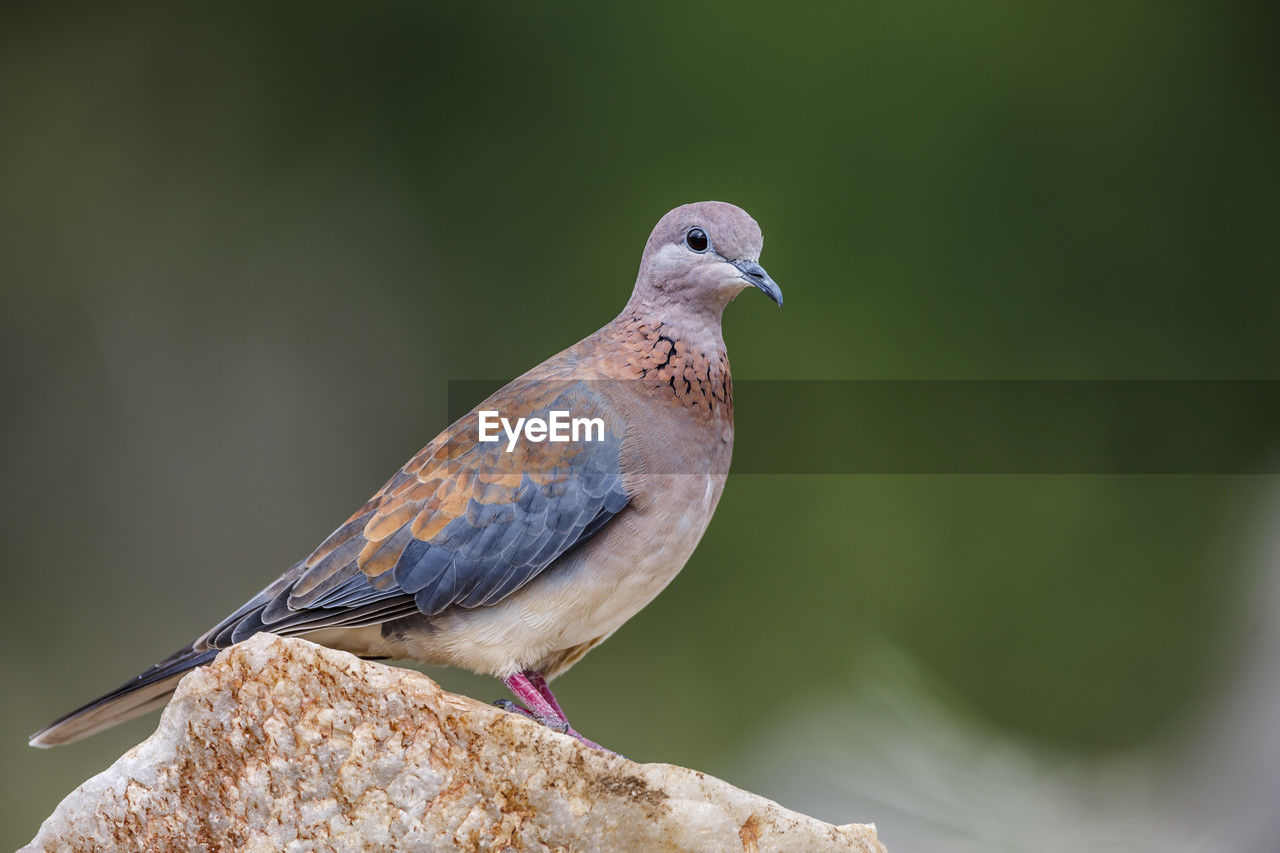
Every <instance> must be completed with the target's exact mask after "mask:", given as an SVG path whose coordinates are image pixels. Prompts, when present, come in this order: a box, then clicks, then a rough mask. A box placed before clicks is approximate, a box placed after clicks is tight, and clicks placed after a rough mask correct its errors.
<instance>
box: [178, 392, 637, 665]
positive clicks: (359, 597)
mask: <svg viewBox="0 0 1280 853" xmlns="http://www.w3.org/2000/svg"><path fill="white" fill-rule="evenodd" d="M482 410H489V411H497V412H499V413H500V415H501V416H502V417H505V418H507V419H508V420H509V421H510V423H511V424H512V425H513V426H514V424H515V421H516V418H518V417H526V418H527V417H541V418H544V419H545V418H548V417H549V413H550V412H551V411H553V410H554V411H565V412H569V413H570V416H571V417H572V418H599V419H600V420H601V421H602V422H603V429H602V430H601V429H599V428H596V429H595V431H594V432H592V433H591V434H590V438H591V439H593V440H584V434H583V433H580V434H579V440H577V441H573V440H571V441H568V442H552V441H549V440H544V441H541V442H533V441H530V440H528V439H526V438H525V437H523V436H521V437H520V438H519V439H518V441H517V442H516V445H515V447H514V449H513V450H512V451H510V452H508V451H507V438H506V435H505V434H502V432H501V430H499V434H500V440H499V441H497V442H481V441H480V440H479V416H478V414H477V413H478V412H479V411H482ZM623 427H624V425H623V424H622V423H621V422H620V421H619V420H618V418H616V417H614V416H612V415H611V413H610V409H609V407H608V406H607V405H606V404H605V402H604V401H603V400H602V399H601V398H600V396H599V395H598V394H597V393H596V391H595V390H593V389H592V388H591V386H590V383H587V382H560V381H557V382H550V381H535V380H517V381H516V382H513V383H511V384H510V385H508V386H506V387H505V388H503V389H502V390H500V391H498V392H497V393H496V394H494V395H493V396H492V397H490V398H489V399H488V400H486V401H485V402H484V403H482V404H481V405H480V406H478V407H477V408H476V409H475V410H473V411H472V412H471V413H470V414H468V415H466V416H465V417H463V418H462V419H461V420H459V421H457V422H456V423H455V424H453V425H452V426H451V427H449V428H448V429H447V430H445V432H443V433H441V434H440V435H439V436H438V437H437V438H436V439H435V440H434V441H432V442H431V443H430V444H428V445H427V446H426V447H425V448H423V449H422V451H420V452H419V453H418V454H417V455H416V456H414V458H413V459H411V460H410V461H409V462H408V464H406V465H405V466H404V468H402V469H401V470H400V471H399V472H398V473H397V474H396V475H395V476H394V477H392V478H391V479H390V480H389V481H388V482H387V484H386V485H385V486H383V487H382V489H381V490H379V491H378V493H377V494H376V495H374V496H373V497H372V498H371V499H370V500H369V501H368V502H367V503H366V504H365V505H364V506H363V507H361V508H360V509H359V510H358V511H357V512H356V513H355V514H354V515H352V516H351V518H350V519H348V520H347V521H346V523H344V524H343V525H342V526H341V527H339V528H338V529H337V530H335V531H334V532H333V533H332V534H331V535H330V536H329V537H328V538H327V539H325V541H324V542H323V543H321V545H320V547H319V548H317V549H316V550H315V552H314V553H312V554H311V556H310V557H308V558H307V559H306V560H304V561H302V562H300V563H298V564H297V565H295V566H294V567H293V568H291V569H290V570H289V571H288V572H286V573H285V574H284V575H283V576H282V577H281V578H280V579H279V580H277V581H276V582H275V583H273V584H272V585H271V586H269V587H267V588H266V589H265V590H263V591H262V592H261V593H259V594H258V595H257V596H255V597H254V599H252V600H251V601H249V602H246V604H245V605H244V606H243V607H241V608H240V609H239V610H237V611H236V612H235V613H233V614H232V615H231V616H229V617H227V618H226V619H224V620H223V621H222V622H221V623H220V624H218V625H217V626H215V627H214V628H213V629H211V630H210V631H209V632H208V633H206V634H205V635H204V636H203V637H201V638H200V640H197V642H196V647H197V648H200V647H205V648H221V647H225V646H226V645H229V644H230V643H234V642H239V641H240V640H242V639H246V638H247V637H249V636H251V635H252V634H254V633H256V632H258V631H263V630H266V631H273V632H276V633H285V634H299V633H305V632H307V631H312V630H316V629H318V628H327V627H339V626H355V625H369V624H376V623H379V622H385V621H389V620H391V619H396V618H399V617H401V616H407V615H411V614H413V613H417V612H421V613H424V614H426V615H428V616H431V615H435V614H438V613H440V612H441V611H443V610H445V609H446V608H449V607H454V606H459V607H480V606H483V605H488V604H494V603H496V602H499V601H501V600H502V599H504V598H506V597H507V596H509V595H511V594H512V593H513V592H515V591H516V590H518V589H520V588H521V587H522V586H524V585H525V584H526V583H528V582H529V581H530V580H531V579H532V578H534V577H535V576H536V575H537V574H538V573H539V572H541V571H542V570H543V569H545V568H546V567H547V566H548V565H550V564H551V563H552V561H554V560H555V559H556V558H557V557H559V556H560V555H561V554H564V553H565V552H566V551H568V550H569V549H570V548H572V547H574V546H575V545H578V544H580V543H582V542H584V541H586V539H587V538H589V537H590V536H592V535H594V534H595V533H596V532H597V531H599V530H600V528H601V527H602V526H604V524H606V523H607V522H608V521H609V520H610V519H611V518H613V517H614V516H615V515H617V514H618V513H619V512H620V511H621V510H622V509H623V507H624V506H626V504H627V502H628V500H629V498H628V495H627V493H626V491H625V489H624V487H623V483H622V471H621V463H620V456H621V444H622V440H621V435H622V432H623Z"/></svg>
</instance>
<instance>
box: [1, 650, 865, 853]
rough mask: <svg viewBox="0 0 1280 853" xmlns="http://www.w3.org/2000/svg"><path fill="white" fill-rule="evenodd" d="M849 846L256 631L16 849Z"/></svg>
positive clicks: (847, 834) (848, 835)
mask: <svg viewBox="0 0 1280 853" xmlns="http://www.w3.org/2000/svg"><path fill="white" fill-rule="evenodd" d="M453 848H461V849H465V850H490V849H504V848H509V849H515V850H698V851H703V850H784V849H785V850H804V851H808V850H860V851H882V850H883V849H884V848H883V847H882V846H881V845H880V842H879V841H878V840H877V838H876V834H875V827H874V826H872V825H862V824H846V825H844V826H832V825H830V824H827V823H823V822H821V821H818V820H815V819H814V818H811V817H807V816H805V815H802V814H798V813H796V812H792V811H788V810H787V809H784V808H782V807H781V806H779V805H777V804H776V803H773V802H770V801H769V800H766V799H764V798H762V797H758V796H756V795H754V794H750V793H747V792H745V791H741V790H739V789H737V788H734V787H733V786H731V785H729V784H728V783H726V782H722V781H720V780H719V779H715V778H712V777H710V776H706V775H704V774H702V773H698V772H697V771H694V770H686V769H684V768H682V767H674V766H671V765H666V764H636V763H634V762H631V761H628V760H627V759H625V758H622V757H619V756H615V755H610V754H607V753H602V752H597V751H594V750H590V749H587V748H586V747H583V746H582V745H580V744H579V743H578V742H576V741H574V740H573V739H572V738H569V737H566V736H564V735H560V734H556V733H555V732H552V731H550V730H549V729H546V728H544V727H542V726H540V725H538V724H536V723H534V722H532V721H529V720H526V719H524V718H522V717H518V716H516V715H513V714H509V713H506V712H504V711H500V710H498V709H497V708H494V707H492V706H489V705H484V704H482V703H480V702H476V701H474V700H472V699H467V698H465V697H463V696H457V695H454V694H452V693H446V692H445V691H443V690H441V689H440V687H438V686H437V685H436V684H435V682H433V681H431V679H429V678H427V677H426V676H424V675H422V674H420V673H417V672H414V671H412V670H406V669H400V668H397V667H390V666H383V665H381V664H377V663H370V662H367V661H362V660H360V659H359V658H356V657H353V656H352V655H349V654H346V653H345V652H338V651H333V650H332V649H327V648H324V647H321V646H317V645H315V644H313V643H308V642H306V641H304V640H296V639H281V638H279V637H275V636H273V635H270V634H259V635H258V636H256V637H254V638H253V639H251V640H248V641H247V642H244V643H241V644H240V645H238V646H235V647H233V648H231V649H228V650H227V651H225V652H223V653H222V654H221V655H219V656H218V659H217V660H216V661H215V662H214V663H212V664H210V665H209V666H207V667H204V668H202V669H199V670H196V671H195V672H193V673H191V674H190V675H188V676H187V677H186V678H185V679H183V681H182V683H181V685H180V686H179V687H178V692H177V694H176V695H175V696H174V699H173V701H172V702H171V703H170V704H169V707H168V708H167V709H166V710H165V712H164V715H163V716H162V717H161V719H160V725H159V727H158V728H157V729H156V732H155V734H153V735H152V736H151V737H150V738H148V739H147V740H145V741H144V742H142V743H140V744H138V745H137V746H135V747H134V748H133V749H131V750H129V751H128V752H127V753H125V754H124V755H123V756H122V757H121V758H120V759H119V760H118V761H116V763H115V764H114V765H112V766H111V767H110V768H109V769H108V770H106V771H104V772H103V773H100V774H99V775H97V776H95V777H93V778H92V779H90V780H89V781H87V782H85V783H84V784H83V785H81V786H80V787H79V788H77V789H76V790H75V791H73V792H72V793H71V794H70V795H69V796H68V797H67V798H66V799H65V800H63V801H62V803H61V804H59V806H58V807H57V809H55V810H54V812H53V814H52V815H51V816H50V817H49V818H48V820H46V821H45V822H44V825H43V826H41V827H40V832H39V834H37V835H36V837H35V839H34V840H33V841H32V842H31V845H30V847H28V848H26V849H28V850H49V851H64V850H68V851H80V850H84V851H88V850H94V851H98V850H208V851H213V850H244V851H271V850H299V851H301V850H362V849H364V850H440V849H453Z"/></svg>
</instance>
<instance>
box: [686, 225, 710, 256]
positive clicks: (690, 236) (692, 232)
mask: <svg viewBox="0 0 1280 853" xmlns="http://www.w3.org/2000/svg"><path fill="white" fill-rule="evenodd" d="M684 242H685V245H687V246H688V247H689V248H690V249H693V250H694V251H695V252H705V251H706V250H707V247H708V246H710V245H711V241H709V240H708V239H707V232H706V231H703V230H702V229H701V228H690V229H689V233H687V234H685V235H684Z"/></svg>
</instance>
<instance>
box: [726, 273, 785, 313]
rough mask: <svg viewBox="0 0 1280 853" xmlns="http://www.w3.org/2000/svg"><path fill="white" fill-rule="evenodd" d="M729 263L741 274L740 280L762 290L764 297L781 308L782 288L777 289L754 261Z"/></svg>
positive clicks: (775, 283)
mask: <svg viewBox="0 0 1280 853" xmlns="http://www.w3.org/2000/svg"><path fill="white" fill-rule="evenodd" d="M731 263H732V264H733V265H734V266H735V267H737V268H738V269H739V270H740V271H741V272H742V278H743V279H744V280H745V281H746V282H747V283H748V284H754V285H755V286H756V287H758V288H760V289H761V290H763V291H764V295H765V296H767V297H769V298H770V299H772V300H773V301H774V302H776V303H778V307H779V308H781V307H782V288H780V287H778V283H777V282H776V281H774V280H773V279H771V278H769V274H768V273H767V272H765V271H764V267H762V266H760V265H759V264H758V263H756V262H755V261H731Z"/></svg>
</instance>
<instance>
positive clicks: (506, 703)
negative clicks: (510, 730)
mask: <svg viewBox="0 0 1280 853" xmlns="http://www.w3.org/2000/svg"><path fill="white" fill-rule="evenodd" d="M493 704H494V705H496V706H498V707H499V708H501V709H502V710H504V711H510V712H511V713H513V714H519V715H520V716H522V717H528V718H529V719H531V720H533V721H534V722H535V723H542V725H544V726H546V727H547V728H549V729H551V730H552V731H553V732H559V733H560V734H562V735H567V734H573V729H571V728H570V727H569V721H568V720H563V719H560V718H558V717H541V716H539V715H537V714H535V713H534V712H533V711H530V710H529V709H528V708H526V707H525V706H523V705H521V704H520V703H519V702H512V701H511V700H510V699H498V700H496V701H494V703H493ZM574 737H577V738H578V739H579V740H584V738H582V737H581V736H580V735H576V734H574ZM585 742H587V743H590V741H585Z"/></svg>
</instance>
